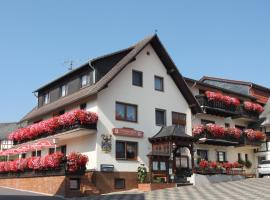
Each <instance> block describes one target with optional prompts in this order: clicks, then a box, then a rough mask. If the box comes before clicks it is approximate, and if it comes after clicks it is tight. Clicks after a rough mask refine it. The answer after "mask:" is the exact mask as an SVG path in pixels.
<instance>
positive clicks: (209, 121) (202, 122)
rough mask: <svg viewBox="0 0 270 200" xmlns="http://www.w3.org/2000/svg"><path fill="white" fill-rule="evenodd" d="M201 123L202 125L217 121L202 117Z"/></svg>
mask: <svg viewBox="0 0 270 200" xmlns="http://www.w3.org/2000/svg"><path fill="white" fill-rule="evenodd" d="M201 124H202V125H206V124H215V122H214V121H211V120H206V119H201Z"/></svg>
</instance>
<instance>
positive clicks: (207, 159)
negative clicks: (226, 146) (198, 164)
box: [196, 149, 209, 161]
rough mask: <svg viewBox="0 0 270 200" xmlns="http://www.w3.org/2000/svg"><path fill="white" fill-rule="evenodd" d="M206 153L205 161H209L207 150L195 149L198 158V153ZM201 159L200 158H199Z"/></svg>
mask: <svg viewBox="0 0 270 200" xmlns="http://www.w3.org/2000/svg"><path fill="white" fill-rule="evenodd" d="M199 151H200V152H206V159H205V160H206V161H209V150H207V149H197V152H196V153H197V155H198V156H199V154H198V152H199ZM201 159H202V158H201Z"/></svg>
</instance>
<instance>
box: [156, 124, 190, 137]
mask: <svg viewBox="0 0 270 200" xmlns="http://www.w3.org/2000/svg"><path fill="white" fill-rule="evenodd" d="M164 137H180V138H193V136H191V135H188V134H186V132H185V128H183V127H181V126H176V125H172V126H163V127H162V128H161V129H160V131H159V132H158V133H157V134H156V135H154V136H153V137H152V139H153V138H155V139H157V138H164Z"/></svg>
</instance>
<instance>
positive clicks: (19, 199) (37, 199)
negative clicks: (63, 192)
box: [0, 194, 63, 200]
mask: <svg viewBox="0 0 270 200" xmlns="http://www.w3.org/2000/svg"><path fill="white" fill-rule="evenodd" d="M0 200H63V199H61V198H58V197H48V196H28V195H1V194H0Z"/></svg>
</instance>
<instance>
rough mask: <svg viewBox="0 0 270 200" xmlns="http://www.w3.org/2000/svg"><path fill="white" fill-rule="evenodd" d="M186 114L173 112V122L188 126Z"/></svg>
mask: <svg viewBox="0 0 270 200" xmlns="http://www.w3.org/2000/svg"><path fill="white" fill-rule="evenodd" d="M186 118H187V117H186V114H184V113H178V112H172V124H173V125H180V126H184V127H185V126H186Z"/></svg>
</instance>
